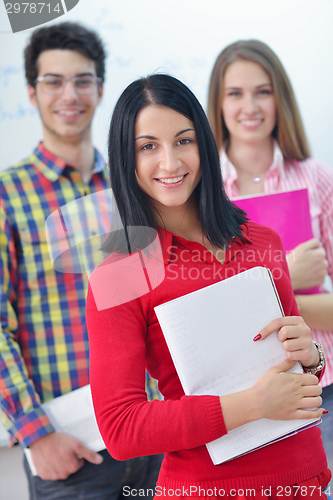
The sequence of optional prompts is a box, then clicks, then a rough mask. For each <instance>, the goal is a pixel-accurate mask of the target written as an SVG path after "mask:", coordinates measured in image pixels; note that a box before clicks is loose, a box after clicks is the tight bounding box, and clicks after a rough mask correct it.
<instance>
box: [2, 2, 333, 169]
mask: <svg viewBox="0 0 333 500" xmlns="http://www.w3.org/2000/svg"><path fill="white" fill-rule="evenodd" d="M67 20H72V21H81V22H82V23H84V24H87V25H88V26H90V27H93V28H95V29H96V30H97V31H98V32H99V33H100V35H101V37H102V38H103V39H104V40H105V43H106V48H107V51H108V60H107V78H106V84H105V95H104V98H103V101H102V103H101V105H100V106H99V108H98V110H97V112H96V116H95V119H94V124H93V138H94V143H95V145H96V146H97V147H98V148H99V149H100V150H101V152H102V153H103V154H104V155H105V156H106V142H107V131H108V126H109V121H110V116H111V113H112V109H113V107H114V104H115V102H116V100H117V98H118V97H119V95H120V93H121V92H122V90H123V89H124V88H125V87H126V86H127V85H128V84H129V83H130V82H131V81H133V80H135V79H137V78H139V77H141V76H146V75H148V74H150V73H153V72H167V73H170V74H172V75H174V76H176V77H177V78H179V79H181V80H182V81H183V82H184V83H185V84H187V85H188V86H189V87H190V88H191V89H192V90H193V92H194V93H195V94H196V95H197V97H198V99H199V101H200V102H201V104H202V105H203V106H204V108H206V102H207V88H208V81H209V77H210V73H211V70H212V67H213V64H214V62H215V59H216V57H217V55H218V54H219V53H220V51H221V50H222V49H223V48H224V47H225V46H226V45H227V44H229V43H231V42H233V41H235V40H237V39H240V38H242V39H248V38H258V39H260V40H262V41H264V42H266V43H268V44H269V45H270V46H271V47H272V49H273V50H274V51H275V52H276V53H277V54H278V56H279V57H280V58H281V60H282V62H283V64H284V66H285V67H286V70H287V72H288V74H289V76H290V78H291V81H292V84H293V86H294V89H295V93H296V96H297V99H298V102H299V106H300V109H301V114H302V117H303V120H304V123H305V127H306V132H307V135H308V138H309V141H310V145H311V149H312V154H313V156H315V157H316V158H319V159H321V160H323V161H326V163H328V164H329V165H331V166H333V141H332V136H331V134H332V130H333V99H332V89H333V56H332V54H333V51H332V49H333V30H332V26H333V0H316V1H315V2H314V1H313V0H269V1H267V0H251V1H249V0H237V1H230V0H181V1H179V0H163V1H162V0H159V1H156V0H140V1H138V0H121V1H119V0H80V1H79V3H78V5H77V6H76V7H74V8H73V9H72V10H71V11H70V12H68V13H66V14H65V15H64V16H62V17H60V18H59V19H58V20H57V21H56V22H58V21H59V22H61V21H67ZM32 31H33V30H26V31H24V32H20V33H15V34H13V33H12V32H11V29H10V25H9V21H8V19H7V17H6V13H5V7H4V3H2V2H1V4H0V46H1V49H0V119H1V123H0V169H3V168H5V167H7V166H9V165H11V164H13V163H15V162H17V161H20V160H21V159H23V158H25V157H27V156H28V155H29V154H30V152H31V151H32V149H33V148H34V147H35V146H36V144H37V142H38V141H39V140H40V139H41V137H42V135H41V134H42V131H41V125H40V120H39V117H38V111H37V110H36V109H35V108H33V107H32V106H31V104H30V102H29V100H28V97H27V90H26V84H25V75H24V69H23V56H22V54H23V50H24V47H25V44H26V41H27V39H28V37H29V36H30V35H31V33H32Z"/></svg>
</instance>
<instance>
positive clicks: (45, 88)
mask: <svg viewBox="0 0 333 500" xmlns="http://www.w3.org/2000/svg"><path fill="white" fill-rule="evenodd" d="M35 82H38V83H40V84H41V90H42V92H43V93H44V94H50V95H61V94H62V93H63V91H64V88H65V85H66V83H67V82H73V85H74V89H75V92H76V93H77V94H78V95H92V94H94V93H95V92H96V90H97V84H101V83H102V78H100V77H99V76H89V75H87V76H74V77H73V78H64V77H63V76H52V75H46V76H39V77H38V78H36V80H35Z"/></svg>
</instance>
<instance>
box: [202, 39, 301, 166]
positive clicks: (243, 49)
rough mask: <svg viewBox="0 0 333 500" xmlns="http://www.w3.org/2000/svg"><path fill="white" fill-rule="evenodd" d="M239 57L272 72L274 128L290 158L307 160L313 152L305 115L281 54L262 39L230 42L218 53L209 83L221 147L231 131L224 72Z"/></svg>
mask: <svg viewBox="0 0 333 500" xmlns="http://www.w3.org/2000/svg"><path fill="white" fill-rule="evenodd" d="M235 61H252V62H254V63H257V64H260V66H261V67H262V68H263V69H264V70H265V71H266V73H267V74H268V75H269V77H270V79H271V82H272V86H273V92H274V96H275V101H276V109H277V123H276V126H275V128H274V130H273V132H272V135H273V137H275V138H276V140H277V142H278V144H279V146H280V148H281V151H282V154H283V156H284V158H286V159H295V160H304V159H305V158H308V157H309V156H310V150H309V146H308V142H307V139H306V136H305V132H304V127H303V124H302V120H301V116H300V113H299V110H298V106H297V103H296V99H295V95H294V92H293V89H292V86H291V83H290V81H289V78H288V76H287V74H286V72H285V70H284V68H283V66H282V64H281V61H280V60H279V58H278V57H277V55H276V54H275V53H274V52H273V51H272V50H271V49H270V48H269V47H268V45H266V44H265V43H263V42H260V41H259V40H239V41H237V42H235V43H232V44H231V45H228V46H227V47H226V48H225V49H224V50H223V51H222V52H221V53H220V55H219V56H218V58H217V60H216V62H215V65H214V68H213V71H212V74H211V78H210V84H209V93H208V110H207V112H208V119H209V122H210V125H211V127H212V129H213V133H214V136H215V140H216V143H217V147H218V149H219V151H220V150H221V148H222V146H223V143H224V142H226V141H228V138H229V132H228V129H227V127H226V126H225V123H224V120H223V116H222V111H221V110H222V100H223V93H224V88H223V84H224V75H225V72H226V69H227V67H228V66H229V65H230V64H231V63H233V62H235Z"/></svg>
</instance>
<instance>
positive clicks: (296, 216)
mask: <svg viewBox="0 0 333 500" xmlns="http://www.w3.org/2000/svg"><path fill="white" fill-rule="evenodd" d="M232 201H233V202H234V203H235V204H236V205H237V206H239V207H240V208H242V209H243V210H244V211H245V212H246V213H247V215H248V218H249V219H250V220H252V221H254V222H257V223H258V224H263V225H264V226H268V227H270V228H272V229H275V231H276V232H277V233H279V235H280V236H281V239H282V242H283V245H284V248H285V251H286V252H290V251H291V250H293V248H295V247H296V246H297V245H299V244H300V243H303V242H304V241H307V240H310V239H311V238H313V232H312V227H311V216H310V207H309V196H308V190H307V189H306V188H305V189H296V190H293V191H283V192H276V193H263V194H259V195H256V196H244V197H239V198H233V199H232ZM320 292H321V287H315V288H309V289H307V290H299V291H297V293H301V294H309V293H320Z"/></svg>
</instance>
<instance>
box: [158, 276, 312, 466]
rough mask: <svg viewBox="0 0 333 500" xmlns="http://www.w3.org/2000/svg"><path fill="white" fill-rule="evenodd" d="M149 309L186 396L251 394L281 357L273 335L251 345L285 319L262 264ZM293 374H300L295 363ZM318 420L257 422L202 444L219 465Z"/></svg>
mask: <svg viewBox="0 0 333 500" xmlns="http://www.w3.org/2000/svg"><path fill="white" fill-rule="evenodd" d="M155 312H156V315H157V318H158V321H159V323H160V325H161V328H162V331H163V334H164V337H165V340H166V342H167V345H168V348H169V351H170V353H171V356H172V359H173V362H174V365H175V368H176V370H177V373H178V376H179V379H180V381H181V383H182V386H183V389H184V392H185V394H187V395H217V396H224V395H227V394H231V393H234V392H238V391H242V390H246V389H249V388H250V387H252V385H253V383H254V382H255V380H256V379H257V378H258V377H259V376H260V375H261V374H262V373H264V372H265V371H266V370H267V369H268V368H270V367H271V366H274V365H277V364H279V363H281V362H282V361H283V360H284V359H285V352H284V349H283V347H282V344H281V343H280V342H279V340H278V339H277V334H276V333H273V334H272V335H270V336H269V337H268V338H267V339H265V340H262V341H259V342H254V341H253V338H254V337H255V336H256V335H257V334H258V332H259V331H260V330H261V329H262V328H263V327H264V326H266V325H267V324H268V323H270V322H271V321H272V320H273V319H275V318H278V317H281V316H284V313H283V310H282V306H281V303H280V300H279V297H278V293H277V291H276V289H275V285H274V282H273V279H272V276H271V273H270V271H269V270H267V269H266V268H264V267H255V268H253V269H249V270H247V271H245V272H243V273H240V274H237V275H236V276H233V277H231V278H228V279H226V280H224V281H220V282H218V283H215V284H213V285H210V286H207V287H206V288H202V289H201V290H197V291H195V292H192V293H189V294H188V295H184V296H182V297H179V298H178V299H174V300H172V301H170V302H167V303H165V304H161V305H159V306H157V307H155ZM291 371H293V372H295V373H302V372H303V370H302V367H301V365H300V364H297V365H295V367H294V368H293V369H292V370H291ZM318 422H320V419H318V418H315V419H308V420H302V419H297V420H288V421H282V420H268V419H261V420H258V421H255V422H250V423H248V424H245V425H243V426H241V427H238V428H237V429H233V430H232V431H230V432H229V433H228V434H227V435H225V436H222V437H221V438H219V439H217V440H215V441H212V442H211V443H208V444H207V445H206V446H207V449H208V452H209V454H210V456H211V459H212V461H213V463H214V464H215V465H217V464H220V463H222V462H226V461H228V460H231V459H233V458H236V457H238V456H240V455H243V454H245V453H249V452H251V451H254V450H255V449H258V448H260V447H262V446H266V445H268V444H271V443H272V442H274V441H276V440H279V439H283V438H286V437H288V436H290V435H291V434H294V433H296V432H298V431H299V430H301V429H304V428H307V427H309V426H311V425H315V424H316V423H318Z"/></svg>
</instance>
